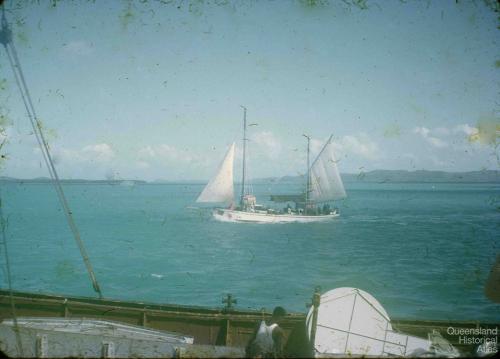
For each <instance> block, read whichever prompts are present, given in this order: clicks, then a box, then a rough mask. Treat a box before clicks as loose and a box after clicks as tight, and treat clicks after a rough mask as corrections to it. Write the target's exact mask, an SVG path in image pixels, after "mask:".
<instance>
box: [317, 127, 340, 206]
mask: <svg viewBox="0 0 500 359" xmlns="http://www.w3.org/2000/svg"><path fill="white" fill-rule="evenodd" d="M309 176H310V189H309V191H310V192H309V199H310V200H311V201H313V202H328V201H333V200H336V199H341V198H345V197H346V193H345V189H344V184H343V183H342V179H341V178H340V173H339V170H338V168H337V161H336V159H335V155H334V151H333V144H332V136H330V138H329V139H328V141H327V143H326V144H325V146H324V147H323V149H322V150H321V152H320V153H319V155H318V157H316V159H315V160H314V162H313V164H312V166H311V169H310V172H309Z"/></svg>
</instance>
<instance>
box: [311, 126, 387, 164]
mask: <svg viewBox="0 0 500 359" xmlns="http://www.w3.org/2000/svg"><path fill="white" fill-rule="evenodd" d="M326 140H327V139H324V140H317V139H314V138H313V139H311V155H312V156H311V158H314V157H315V156H317V154H318V153H319V151H321V149H322V148H323V146H324V145H325V142H326ZM333 148H334V150H335V156H336V157H337V159H339V158H341V157H342V156H344V155H348V156H349V155H354V156H358V157H361V158H363V159H370V160H373V159H379V158H381V157H382V154H381V151H380V148H379V146H378V144H377V143H376V142H375V141H373V140H372V139H371V138H370V136H368V135H367V134H366V133H360V134H358V135H346V136H343V137H341V138H339V139H334V140H333Z"/></svg>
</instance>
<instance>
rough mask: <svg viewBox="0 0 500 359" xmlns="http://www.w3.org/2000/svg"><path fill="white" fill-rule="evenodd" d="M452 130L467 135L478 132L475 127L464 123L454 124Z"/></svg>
mask: <svg viewBox="0 0 500 359" xmlns="http://www.w3.org/2000/svg"><path fill="white" fill-rule="evenodd" d="M453 131H454V132H458V133H465V134H466V135H467V136H472V135H474V134H476V133H478V132H479V130H478V129H477V128H476V127H472V126H469V125H468V124H466V123H464V124H461V125H457V126H455V127H454V128H453Z"/></svg>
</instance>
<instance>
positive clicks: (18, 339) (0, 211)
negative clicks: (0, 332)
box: [0, 190, 24, 357]
mask: <svg viewBox="0 0 500 359" xmlns="http://www.w3.org/2000/svg"><path fill="white" fill-rule="evenodd" d="M0 227H2V243H3V247H4V255H5V267H6V271H7V285H8V286H9V299H10V310H11V312H12V320H13V322H14V333H15V334H16V345H17V350H18V353H19V356H20V357H24V354H23V346H22V344H21V334H20V333H19V325H18V324H17V314H16V305H15V303H14V292H13V290H12V275H11V272H10V261H9V251H8V248H7V235H6V233H5V227H7V221H6V220H5V218H4V216H3V202H2V194H1V190H0Z"/></svg>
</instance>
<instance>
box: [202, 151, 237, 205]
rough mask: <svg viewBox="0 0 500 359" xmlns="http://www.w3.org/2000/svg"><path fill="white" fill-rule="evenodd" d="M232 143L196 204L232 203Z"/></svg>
mask: <svg viewBox="0 0 500 359" xmlns="http://www.w3.org/2000/svg"><path fill="white" fill-rule="evenodd" d="M233 161H234V142H233V144H232V145H231V147H229V150H228V151H227V153H226V157H224V160H223V161H222V163H221V164H220V166H219V169H218V170H217V174H216V175H215V177H214V178H212V180H211V181H210V182H208V184H207V185H206V186H205V188H204V189H203V191H202V192H201V194H200V196H199V197H198V199H197V200H196V202H218V203H230V202H232V201H233V198H234V193H233Z"/></svg>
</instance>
